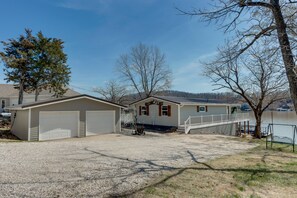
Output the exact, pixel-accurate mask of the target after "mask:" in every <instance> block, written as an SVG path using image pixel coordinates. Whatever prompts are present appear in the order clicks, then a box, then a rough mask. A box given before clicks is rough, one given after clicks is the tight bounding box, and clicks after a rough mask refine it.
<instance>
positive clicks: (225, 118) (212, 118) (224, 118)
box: [184, 113, 249, 134]
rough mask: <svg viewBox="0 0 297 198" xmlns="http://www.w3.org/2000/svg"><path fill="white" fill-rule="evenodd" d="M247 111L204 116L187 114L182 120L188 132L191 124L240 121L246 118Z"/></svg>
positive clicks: (247, 115) (191, 126)
mask: <svg viewBox="0 0 297 198" xmlns="http://www.w3.org/2000/svg"><path fill="white" fill-rule="evenodd" d="M248 117H249V113H237V114H217V115H205V116H189V117H188V119H187V120H186V121H185V122H184V128H185V133H186V134H188V133H189V131H190V130H191V128H193V126H197V125H199V126H200V125H204V124H214V123H224V122H230V121H240V120H244V119H248Z"/></svg>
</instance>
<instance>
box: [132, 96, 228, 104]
mask: <svg viewBox="0 0 297 198" xmlns="http://www.w3.org/2000/svg"><path fill="white" fill-rule="evenodd" d="M151 97H152V98H156V99H161V100H164V101H168V102H172V103H175V104H181V105H190V104H231V103H230V102H228V101H226V100H215V99H205V98H184V97H176V96H151ZM146 99H147V98H146ZM146 99H141V100H138V101H136V102H133V103H131V104H135V103H138V102H141V101H142V100H146Z"/></svg>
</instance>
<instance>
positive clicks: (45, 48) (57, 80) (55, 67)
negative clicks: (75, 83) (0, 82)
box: [0, 29, 71, 104]
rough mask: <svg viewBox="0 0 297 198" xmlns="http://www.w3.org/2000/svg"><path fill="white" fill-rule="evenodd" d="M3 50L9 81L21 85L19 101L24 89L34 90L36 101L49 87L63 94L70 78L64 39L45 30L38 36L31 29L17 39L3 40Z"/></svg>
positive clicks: (55, 92) (54, 91) (58, 93)
mask: <svg viewBox="0 0 297 198" xmlns="http://www.w3.org/2000/svg"><path fill="white" fill-rule="evenodd" d="M2 44H3V45H4V51H3V52H1V53H0V56H1V58H2V60H3V62H4V65H5V69H4V73H5V75H6V80H7V82H13V83H14V84H15V88H17V89H19V101H18V103H19V104H22V102H23V92H24V91H25V92H28V93H32V92H35V101H37V100H38V95H39V93H40V92H41V91H42V90H45V89H48V90H50V91H52V92H53V96H55V97H61V96H62V95H63V94H64V93H65V92H66V91H67V89H66V87H67V85H68V84H69V81H70V73H71V72H70V68H69V66H68V65H67V55H66V54H65V53H64V52H63V48H64V46H63V44H64V42H63V41H62V40H61V39H56V38H47V37H45V36H44V35H43V34H42V32H39V33H38V34H37V36H36V37H34V36H33V35H32V31H31V30H29V29H26V30H25V35H21V36H20V37H19V38H17V39H9V40H8V42H4V41H2Z"/></svg>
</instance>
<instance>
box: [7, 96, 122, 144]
mask: <svg viewBox="0 0 297 198" xmlns="http://www.w3.org/2000/svg"><path fill="white" fill-rule="evenodd" d="M122 108H125V107H124V106H121V105H119V104H115V103H111V102H108V101H106V100H102V99H100V98H96V97H93V96H89V95H77V96H70V97H63V98H56V99H50V100H44V101H38V102H33V103H27V104H22V105H14V106H10V107H7V108H6V109H7V110H9V111H10V112H11V119H12V120H11V125H12V126H11V132H12V133H13V134H14V135H16V136H17V137H19V138H20V139H22V140H28V141H39V140H52V139H61V138H71V137H86V136H90V135H97V134H101V133H114V132H120V131H121V116H120V113H121V109H122Z"/></svg>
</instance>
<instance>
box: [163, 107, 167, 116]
mask: <svg viewBox="0 0 297 198" xmlns="http://www.w3.org/2000/svg"><path fill="white" fill-rule="evenodd" d="M162 115H165V116H168V106H162Z"/></svg>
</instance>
